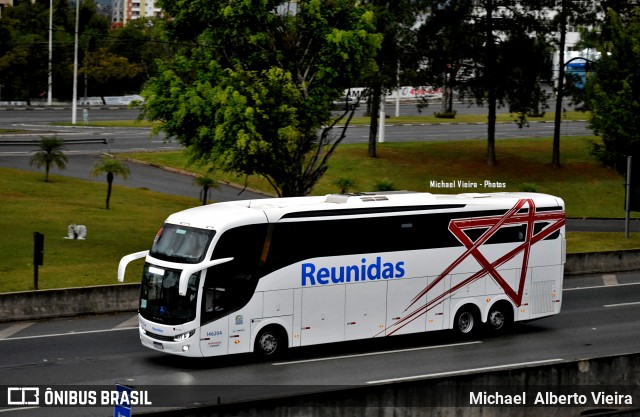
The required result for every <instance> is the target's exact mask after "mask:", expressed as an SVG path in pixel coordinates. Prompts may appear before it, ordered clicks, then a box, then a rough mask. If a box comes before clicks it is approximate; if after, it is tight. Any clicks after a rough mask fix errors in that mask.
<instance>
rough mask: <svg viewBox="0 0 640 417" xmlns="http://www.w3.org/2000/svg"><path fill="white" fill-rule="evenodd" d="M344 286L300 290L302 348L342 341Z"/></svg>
mask: <svg viewBox="0 0 640 417" xmlns="http://www.w3.org/2000/svg"><path fill="white" fill-rule="evenodd" d="M344 302H345V286H344V285H325V286H322V287H310V288H303V289H302V321H301V322H302V328H301V330H300V335H301V336H300V341H301V345H302V346H308V345H315V344H318V343H331V342H339V341H342V340H344V327H345V326H344Z"/></svg>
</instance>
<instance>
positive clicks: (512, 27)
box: [418, 0, 550, 165]
mask: <svg viewBox="0 0 640 417" xmlns="http://www.w3.org/2000/svg"><path fill="white" fill-rule="evenodd" d="M542 3H544V2H537V1H536V2H534V1H531V2H522V1H521V2H514V1H513V0H476V1H467V0H461V1H445V0H433V1H432V6H431V8H432V12H433V13H436V14H437V15H438V16H444V17H446V18H447V25H451V26H449V27H447V28H446V30H445V29H444V28H440V26H442V25H443V22H441V21H438V20H435V19H427V20H426V21H425V25H431V26H433V25H435V28H433V29H430V28H425V29H424V30H423V36H421V37H419V39H418V42H419V43H418V45H419V46H420V45H421V43H424V42H425V39H424V34H433V33H434V32H435V33H438V34H441V35H442V36H444V37H446V41H445V39H443V40H442V42H441V43H442V46H437V43H436V41H434V40H430V41H428V42H429V44H434V43H436V45H435V46H433V45H432V46H431V47H430V48H431V50H430V49H427V51H430V54H425V56H427V57H428V59H427V62H428V63H430V64H432V65H434V64H435V65H434V66H433V68H430V71H422V72H423V73H425V74H428V75H431V77H432V79H433V75H434V74H439V73H443V72H444V73H445V74H448V77H447V78H449V79H451V78H452V77H451V74H452V73H453V71H455V74H456V77H457V76H458V74H460V75H463V76H464V79H462V77H460V78H456V79H455V81H456V86H457V88H458V92H459V93H460V94H461V96H462V97H464V98H466V97H469V96H471V98H472V99H473V100H475V102H476V103H478V104H480V105H485V104H486V106H487V113H488V114H487V157H486V161H487V164H489V165H495V164H496V150H495V129H496V110H497V108H498V107H501V106H508V107H509V111H511V112H513V113H517V114H518V121H519V125H520V126H521V127H522V126H524V125H525V124H526V115H527V114H528V113H530V112H532V111H535V112H538V111H539V110H540V107H542V106H545V100H546V95H545V94H544V91H543V89H542V86H541V82H542V81H543V80H544V79H548V78H549V77H550V62H549V59H548V57H549V56H550V48H549V43H548V40H547V39H546V38H545V35H546V33H547V31H548V30H547V28H546V26H545V24H546V19H545V18H544V16H542V14H541V13H540V11H541V10H543V8H542ZM436 36H437V35H436ZM460 39H462V42H460ZM461 43H462V45H460V44H461ZM423 50H424V48H423ZM440 51H442V52H443V53H444V54H443V55H444V59H447V60H450V61H451V62H443V61H442V59H443V56H438V54H439V53H440ZM434 52H435V54H434ZM443 67H445V68H449V67H451V68H450V70H444V69H443ZM436 82H437V78H436Z"/></svg>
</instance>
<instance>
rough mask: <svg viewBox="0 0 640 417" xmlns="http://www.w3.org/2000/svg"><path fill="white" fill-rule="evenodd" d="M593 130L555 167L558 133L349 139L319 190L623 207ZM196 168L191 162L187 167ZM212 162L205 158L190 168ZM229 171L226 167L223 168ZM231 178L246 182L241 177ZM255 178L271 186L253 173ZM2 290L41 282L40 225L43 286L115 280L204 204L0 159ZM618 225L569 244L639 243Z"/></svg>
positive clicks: (571, 208)
mask: <svg viewBox="0 0 640 417" xmlns="http://www.w3.org/2000/svg"><path fill="white" fill-rule="evenodd" d="M592 139H593V138H574V137H572V138H562V141H561V144H562V146H561V159H562V163H563V168H562V169H559V170H556V169H553V168H551V167H550V164H549V160H550V155H551V140H550V139H517V140H500V141H498V142H497V157H498V165H497V166H495V167H489V166H487V165H486V164H485V163H484V155H485V151H486V143H485V142H484V141H481V140H478V141H465V142H450V143H402V144H393V143H385V144H380V145H379V147H378V158H375V159H371V158H368V157H367V156H366V145H362V144H360V145H343V146H341V147H340V148H339V150H338V152H337V153H336V155H335V156H334V158H333V159H332V161H331V166H330V169H329V170H328V172H327V174H326V175H325V177H323V179H322V181H321V182H320V183H319V184H318V186H317V187H316V189H315V190H314V194H327V193H335V192H337V191H338V187H337V186H336V185H335V181H336V180H337V179H338V178H350V179H351V180H353V181H354V182H355V186H354V187H353V189H352V190H350V191H370V190H373V189H374V188H375V186H376V184H377V183H378V182H379V181H380V180H382V179H386V180H388V181H389V182H392V183H393V184H394V186H395V188H396V189H410V190H417V191H428V192H434V193H439V192H486V191H496V190H497V191H505V190H506V191H519V190H522V189H523V188H526V189H528V190H535V191H539V192H547V193H551V194H555V195H558V196H560V197H562V198H564V200H565V202H566V205H567V214H568V216H571V217H618V218H621V217H623V216H624V212H623V210H622V207H623V204H622V202H623V195H624V189H623V180H622V178H621V177H620V176H619V175H618V174H617V173H615V172H614V171H612V170H608V169H605V168H603V167H601V166H600V165H599V164H598V163H597V162H595V161H594V160H593V158H591V156H589V154H588V150H587V145H588V141H589V140H592ZM130 156H131V157H135V158H138V159H144V160H146V161H149V162H152V163H157V164H162V165H169V166H174V167H177V168H184V167H185V166H186V159H185V157H184V156H183V155H182V153H179V152H170V153H144V154H135V155H130ZM189 169H192V168H189ZM192 170H195V171H198V170H199V171H200V172H205V171H206V169H205V168H199V169H192ZM220 178H222V176H221V177H220ZM224 179H226V180H228V181H233V182H237V183H242V182H243V181H244V180H243V179H242V178H235V177H232V176H226V177H225V178H224ZM431 180H435V181H457V180H464V181H469V182H476V183H478V185H479V188H477V189H469V188H460V189H445V190H443V189H437V188H432V187H431V186H430V181H431ZM485 180H488V181H491V182H502V183H505V184H506V188H505V189H489V188H484V187H483V185H484V181H485ZM250 186H251V187H252V188H262V189H265V190H268V186H267V185H266V184H265V183H263V182H260V181H259V179H255V178H251V179H250ZM0 196H2V197H1V198H2V203H1V204H0V226H1V229H2V231H3V234H2V236H3V237H2V239H0V253H1V254H2V258H1V259H2V262H0V274H1V278H0V292H6V291H22V290H31V289H33V232H36V231H38V232H40V233H43V234H44V235H45V254H44V266H42V267H40V269H39V271H40V279H39V287H40V288H41V289H45V288H60V287H74V286H86V285H99V284H114V283H116V271H117V266H118V262H119V260H120V258H121V257H122V256H123V255H126V254H128V253H132V252H137V251H140V250H145V249H147V248H148V247H149V246H150V244H151V242H152V240H153V237H154V236H155V233H156V232H157V230H158V228H159V227H160V225H161V224H162V222H163V221H164V220H165V219H166V217H167V216H168V215H169V214H170V213H172V212H175V211H179V210H182V209H185V208H188V207H192V206H196V205H198V204H199V202H198V201H197V200H196V199H190V198H183V197H176V196H169V195H164V194H160V193H155V192H151V191H148V190H139V189H130V188H127V187H121V186H114V192H113V195H112V198H111V209H110V210H106V209H105V208H104V201H105V197H106V181H105V183H94V182H87V181H81V180H76V179H72V178H67V177H64V176H60V175H57V174H56V171H55V170H54V171H53V173H52V175H51V182H49V183H45V182H44V174H43V173H31V172H25V171H20V170H11V169H6V168H0ZM72 223H76V224H84V225H86V226H87V230H88V233H87V239H86V240H83V241H79V240H67V239H64V237H65V236H66V235H67V226H68V225H69V224H72ZM622 235H623V234H622V231H621V232H620V233H617V234H603V233H597V234H583V233H572V234H570V235H569V237H568V239H569V247H568V249H569V252H579V251H591V250H609V249H624V248H631V247H640V238H638V237H637V236H636V235H637V234H632V239H629V240H625V239H623V236H622ZM137 262H139V263H136V264H132V265H131V266H130V268H129V270H128V271H129V273H128V274H127V276H128V277H127V280H128V281H129V282H136V281H138V280H139V275H140V265H141V261H137Z"/></svg>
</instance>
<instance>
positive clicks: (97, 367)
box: [0, 273, 640, 417]
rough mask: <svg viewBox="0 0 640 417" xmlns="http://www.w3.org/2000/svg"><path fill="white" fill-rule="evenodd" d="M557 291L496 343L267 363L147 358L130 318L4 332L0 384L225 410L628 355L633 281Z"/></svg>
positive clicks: (54, 412)
mask: <svg viewBox="0 0 640 417" xmlns="http://www.w3.org/2000/svg"><path fill="white" fill-rule="evenodd" d="M564 287H565V290H564V293H563V304H562V312H561V313H560V314H559V315H557V316H553V317H550V318H546V319H542V320H538V321H534V322H531V323H525V324H519V325H517V326H516V327H515V328H514V329H513V331H512V332H510V333H508V334H506V335H503V336H493V337H489V336H484V337H478V338H473V339H460V338H457V337H454V336H452V335H451V334H450V333H449V332H433V333H426V334H422V335H418V336H397V337H392V338H383V339H376V340H375V341H371V340H367V341H360V342H348V343H337V344H331V345H324V346H318V347H308V348H298V349H295V350H291V351H290V352H288V355H287V356H285V357H284V358H282V359H281V360H280V361H278V362H259V361H256V360H255V359H254V358H253V356H251V355H240V356H235V357H234V356H232V357H223V358H208V359H186V358H180V357H173V356H168V355H165V354H162V353H159V352H155V351H151V350H147V349H145V348H143V347H142V346H141V345H140V342H139V340H138V335H137V328H136V317H135V316H134V315H133V314H118V315H108V316H97V317H84V318H74V319H60V320H48V321H42V322H24V323H4V324H0V370H1V372H0V386H2V387H5V386H33V385H38V386H45V387H46V386H60V385H68V386H70V387H71V388H70V389H73V388H74V387H75V388H76V389H77V388H78V387H90V386H101V387H106V388H107V389H108V388H110V387H114V386H115V384H116V383H119V384H126V385H132V386H135V387H138V388H141V387H154V386H159V385H163V386H164V385H167V386H169V388H170V390H171V391H172V392H174V394H175V396H173V397H171V396H170V397H171V399H169V400H168V399H167V398H158V397H156V398H152V400H155V401H156V404H168V403H169V404H170V405H171V406H172V407H178V406H186V405H191V406H193V405H194V403H198V404H211V403H215V402H216V401H218V397H219V398H220V401H221V402H230V401H235V400H242V399H248V398H258V397H261V398H264V397H270V396H275V395H284V394H287V393H292V392H313V391H319V390H327V389H336V388H340V387H344V386H367V385H372V384H381V383H392V382H401V381H405V380H410V379H415V378H434V377H436V376H446V375H453V374H457V373H475V372H484V371H487V370H491V369H504V368H510V367H522V366H527V365H533V364H540V363H542V364H544V363H555V362H561V361H570V360H577V359H584V358H592V357H601V356H607V355H618V354H623V353H628V352H635V351H637V348H638V343H637V342H638V340H640V321H638V320H637V317H638V315H639V314H640V273H625V274H618V275H616V276H612V275H608V276H607V277H606V279H605V277H603V276H584V277H574V278H571V279H567V280H565V285H564ZM497 352H499V354H498V353H497ZM185 387H186V388H185ZM67 389H69V387H67ZM178 394H181V398H176V396H178ZM0 395H4V394H3V393H0ZM139 410H140V411H142V410H144V408H142V409H139ZM0 413H4V414H3V415H5V416H11V417H13V416H15V417H22V416H29V417H39V416H47V417H56V416H69V417H72V416H86V415H91V416H108V415H113V414H112V409H108V408H106V409H105V408H100V409H93V410H91V412H87V410H84V409H81V408H46V407H43V408H29V409H24V408H22V407H12V408H5V409H0ZM134 414H135V408H134Z"/></svg>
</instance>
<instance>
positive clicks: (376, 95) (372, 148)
mask: <svg viewBox="0 0 640 417" xmlns="http://www.w3.org/2000/svg"><path fill="white" fill-rule="evenodd" d="M381 96H382V86H381V85H379V84H376V85H374V86H373V87H372V88H371V116H370V117H371V124H370V125H369V152H368V154H369V157H370V158H375V157H376V156H377V154H376V140H377V136H378V116H379V113H380V97H381Z"/></svg>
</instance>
